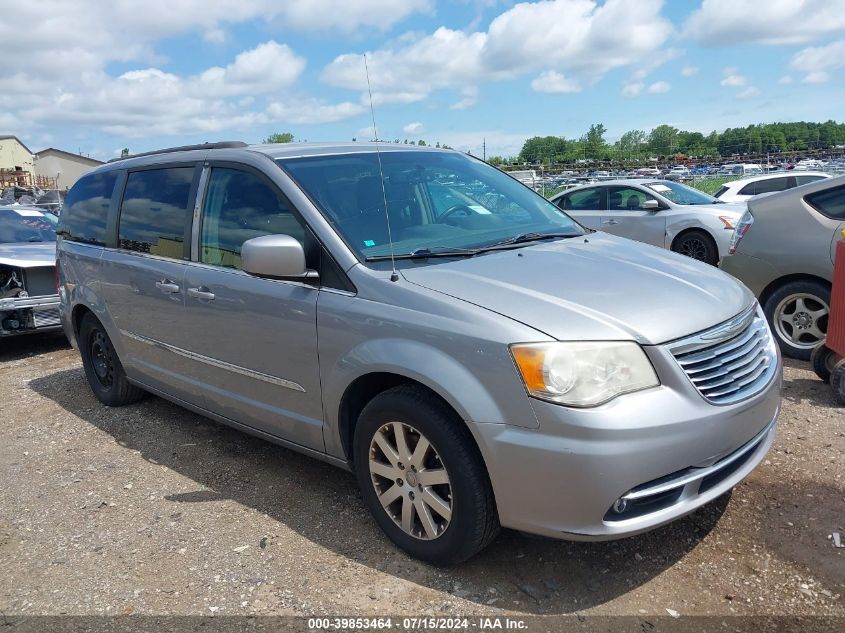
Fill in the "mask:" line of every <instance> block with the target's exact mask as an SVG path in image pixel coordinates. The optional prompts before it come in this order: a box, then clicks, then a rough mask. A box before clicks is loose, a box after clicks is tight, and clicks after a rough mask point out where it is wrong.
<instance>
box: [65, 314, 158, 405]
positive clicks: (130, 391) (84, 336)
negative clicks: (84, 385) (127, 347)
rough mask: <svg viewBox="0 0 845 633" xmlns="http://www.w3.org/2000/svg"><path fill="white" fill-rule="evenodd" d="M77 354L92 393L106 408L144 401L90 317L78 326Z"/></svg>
mask: <svg viewBox="0 0 845 633" xmlns="http://www.w3.org/2000/svg"><path fill="white" fill-rule="evenodd" d="M78 340H79V352H80V354H81V356H82V366H83V368H84V369H85V377H86V378H87V379H88V384H89V385H90V387H91V391H93V392H94V395H95V396H97V399H98V400H99V401H100V402H102V403H103V404H105V405H107V406H109V407H120V406H123V405H125V404H132V403H133V402H137V401H138V400H140V399H141V398H143V397H144V393H145V392H144V391H143V390H142V389H140V388H139V387H136V386H135V385H132V384H130V383H129V381H128V380H127V379H126V372H124V371H123V365H122V364H121V362H120V359H119V358H118V357H117V352H116V351H115V349H114V346H113V345H112V342H111V339H110V338H109V335H108V334H107V333H106V330H105V328H104V327H103V324H102V323H100V322H99V321H98V320H97V317H95V316H94V315H93V314H92V313H90V312H89V313H87V314H86V315H85V316H84V317H82V322H81V323H80V324H79V339H78Z"/></svg>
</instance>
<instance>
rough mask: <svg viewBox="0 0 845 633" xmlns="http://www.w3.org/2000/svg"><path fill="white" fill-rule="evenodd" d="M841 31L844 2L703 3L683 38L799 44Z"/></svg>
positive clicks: (743, 0) (745, 0) (713, 0)
mask: <svg viewBox="0 0 845 633" xmlns="http://www.w3.org/2000/svg"><path fill="white" fill-rule="evenodd" d="M843 29H845V0H765V2H761V1H760V0H703V2H702V4H701V7H700V8H699V9H696V10H695V11H693V12H692V14H691V15H690V16H689V18H687V20H686V22H684V26H683V35H684V36H687V37H692V38H695V39H697V40H699V41H700V42H702V43H703V44H705V45H707V46H722V45H731V44H748V43H752V42H757V43H760V44H772V45H779V44H803V43H806V42H811V41H813V40H816V39H819V38H822V37H826V36H829V35H831V34H833V33H836V32H838V31H841V30H843Z"/></svg>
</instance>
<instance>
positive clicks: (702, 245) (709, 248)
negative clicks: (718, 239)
mask: <svg viewBox="0 0 845 633" xmlns="http://www.w3.org/2000/svg"><path fill="white" fill-rule="evenodd" d="M672 250H673V251H675V252H676V253H680V254H681V255H686V256H687V257H692V258H693V259H697V260H698V261H701V262H705V263H707V264H711V265H713V266H715V265H716V264H718V263H719V250H718V248H716V243H715V242H714V241H713V238H712V237H710V235H708V234H707V233H705V232H704V231H698V230H694V231H687V232H686V233H684V234H683V235H680V236H678V237H677V238H676V239H675V241H674V242H673V243H672Z"/></svg>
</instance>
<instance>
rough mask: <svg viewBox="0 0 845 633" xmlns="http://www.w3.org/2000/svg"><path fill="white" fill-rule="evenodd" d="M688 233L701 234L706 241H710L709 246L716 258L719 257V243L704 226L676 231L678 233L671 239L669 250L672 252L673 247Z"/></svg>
mask: <svg viewBox="0 0 845 633" xmlns="http://www.w3.org/2000/svg"><path fill="white" fill-rule="evenodd" d="M690 233H703V234H704V235H706V236H707V239H709V240H710V245H711V246H712V247H713V248H714V249H715V251H716V257H717V258H719V257H721V253H719V243H718V242H717V241H716V237H715V236H714V235H713V233H712V232H711V231H710V229H708V228H707V227H706V226H689V227H686V228H684V229H681V230H680V231H678V233H677V234H676V235H675V236H674V237H673V238H672V243H671V244H670V245H669V250H671V251H674V250H675V245H676V244H677V243H678V240H680V239H681V238H683V237H685V236H687V235H689V234H690Z"/></svg>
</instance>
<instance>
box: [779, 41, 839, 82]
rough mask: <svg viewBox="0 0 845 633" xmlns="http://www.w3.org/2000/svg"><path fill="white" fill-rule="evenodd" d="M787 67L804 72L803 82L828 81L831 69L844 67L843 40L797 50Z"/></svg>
mask: <svg viewBox="0 0 845 633" xmlns="http://www.w3.org/2000/svg"><path fill="white" fill-rule="evenodd" d="M789 68H790V69H792V70H794V71H796V72H799V73H804V79H803V80H802V81H803V83H806V84H821V83H826V82H828V81H830V73H831V71H834V70H838V69H840V68H845V40H838V41H836V42H831V43H830V44H828V45H826V46H810V47H809V48H805V49H803V50H801V51H798V52H797V53H795V55H793V56H792V59H791V60H790V61H789Z"/></svg>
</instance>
